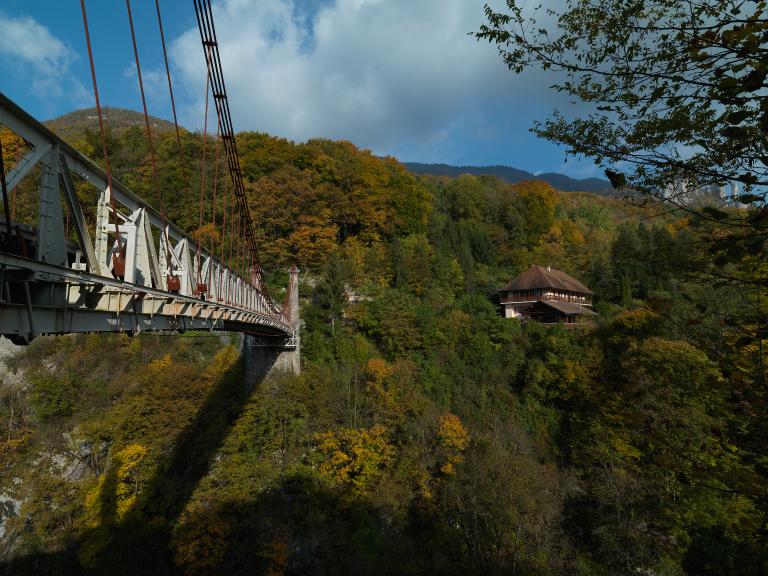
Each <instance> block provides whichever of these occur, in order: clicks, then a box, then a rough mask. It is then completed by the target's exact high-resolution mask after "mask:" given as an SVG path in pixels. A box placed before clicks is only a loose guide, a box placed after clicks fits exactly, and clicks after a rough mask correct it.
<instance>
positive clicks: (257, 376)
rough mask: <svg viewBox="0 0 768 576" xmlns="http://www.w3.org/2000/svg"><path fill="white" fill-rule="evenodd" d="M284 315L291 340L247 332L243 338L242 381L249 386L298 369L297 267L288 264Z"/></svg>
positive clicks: (299, 365)
mask: <svg viewBox="0 0 768 576" xmlns="http://www.w3.org/2000/svg"><path fill="white" fill-rule="evenodd" d="M284 312H285V316H286V318H287V319H288V323H289V325H290V326H291V328H293V330H294V336H293V337H292V338H290V339H285V338H280V337H274V336H254V335H250V334H246V335H244V336H243V340H242V357H243V363H244V365H245V381H246V383H247V385H249V386H252V385H254V384H255V383H257V382H259V381H260V380H262V379H263V378H264V377H266V376H268V375H270V374H274V373H277V372H288V373H291V374H299V373H300V372H301V335H300V333H299V330H300V319H299V270H298V268H296V266H293V267H291V271H290V280H289V282H288V297H287V299H286V303H285V310H284Z"/></svg>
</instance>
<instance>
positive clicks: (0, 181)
mask: <svg viewBox="0 0 768 576" xmlns="http://www.w3.org/2000/svg"><path fill="white" fill-rule="evenodd" d="M0 186H2V191H3V212H4V213H5V236H6V240H7V241H9V240H10V238H11V230H12V228H13V227H12V225H11V206H10V203H9V202H8V185H7V183H6V181H5V159H4V158H3V142H2V141H0ZM0 289H2V286H0Z"/></svg>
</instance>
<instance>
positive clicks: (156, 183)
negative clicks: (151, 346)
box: [125, 0, 175, 288]
mask: <svg viewBox="0 0 768 576" xmlns="http://www.w3.org/2000/svg"><path fill="white" fill-rule="evenodd" d="M125 7H126V9H127V11H128V24H129V26H130V29H131V42H132V43H133V55H134V58H135V60H136V75H137V77H138V80H139V91H140V92H141V106H142V108H143V110H144V125H145V127H146V132H147V145H148V146H149V158H150V162H151V164H152V184H153V188H154V193H155V206H156V207H157V209H158V210H160V215H161V217H162V218H163V219H164V220H165V219H166V210H165V202H164V201H163V198H162V195H161V194H160V174H159V171H158V169H157V152H156V150H155V143H154V138H153V136H152V128H151V126H150V122H149V112H148V110H147V99H146V96H145V93H144V80H143V77H142V74H141V62H140V61H139V50H138V47H137V45H136V33H135V31H134V27H133V14H132V10H131V0H125ZM174 114H175V111H174ZM167 230H168V227H167V226H164V227H163V230H162V231H161V234H162V235H164V236H165V246H166V255H165V257H166V261H167V262H171V254H170V246H171V241H170V238H169V237H168V234H167ZM161 274H162V276H163V277H164V278H166V280H165V285H164V286H157V287H158V288H162V287H165V288H172V287H173V286H172V285H173V284H174V282H175V281H174V280H170V279H169V278H168V276H169V275H170V276H172V275H173V274H169V271H168V270H163V271H161ZM158 280H159V279H158Z"/></svg>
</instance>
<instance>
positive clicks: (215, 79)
mask: <svg viewBox="0 0 768 576" xmlns="http://www.w3.org/2000/svg"><path fill="white" fill-rule="evenodd" d="M195 15H196V16H197V25H198V29H199V31H200V39H201V42H202V45H203V51H204V53H205V56H206V63H207V64H209V65H210V68H209V74H210V78H211V84H212V87H213V98H214V103H215V105H216V113H217V115H218V118H219V122H220V124H221V132H222V141H223V144H224V149H225V151H226V154H227V161H228V165H229V172H230V176H231V179H232V184H233V192H234V196H235V199H236V200H237V204H238V208H239V212H240V215H241V218H242V222H243V234H244V237H245V241H246V247H247V250H248V253H249V260H250V262H251V266H252V268H253V272H254V276H255V283H256V286H255V287H256V288H257V289H258V290H260V291H261V292H262V294H264V295H265V297H266V300H267V302H268V303H269V306H270V308H271V310H272V312H273V313H275V314H278V315H279V314H280V309H279V307H278V306H277V305H276V304H275V303H274V302H273V301H272V299H271V297H270V296H269V292H268V289H267V286H266V284H265V282H264V279H263V273H262V269H261V265H260V263H259V257H258V246H257V242H256V235H255V232H254V230H253V224H252V220H251V216H250V210H249V208H248V201H247V198H246V194H245V186H244V184H243V177H242V172H241V169H240V160H239V156H238V154H237V145H236V141H235V133H234V130H233V128H232V117H231V113H230V109H229V101H228V99H227V90H226V86H225V84H224V76H223V73H222V66H221V56H220V54H219V49H218V41H217V39H216V30H215V26H214V24H213V12H212V9H211V2H210V0H195ZM248 276H250V274H248V275H246V279H247V281H248V282H249V283H252V282H251V278H248Z"/></svg>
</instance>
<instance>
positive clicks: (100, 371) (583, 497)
mask: <svg viewBox="0 0 768 576" xmlns="http://www.w3.org/2000/svg"><path fill="white" fill-rule="evenodd" d="M182 137H183V144H184V146H185V150H186V152H187V153H188V155H189V157H190V158H191V157H199V155H200V154H199V152H200V149H201V144H202V143H201V137H200V136H199V135H196V134H190V133H184V134H183V135H182ZM158 138H159V144H158V151H159V154H160V162H159V167H160V174H161V178H162V182H163V197H162V201H163V204H164V206H165V207H164V210H166V211H167V213H168V215H169V216H170V217H171V219H172V220H174V221H176V222H179V223H181V224H182V225H184V226H186V227H188V228H189V229H195V228H197V227H198V220H197V204H196V202H197V200H196V192H192V190H195V191H196V190H197V186H199V180H200V178H201V171H200V169H199V167H198V166H196V165H195V169H194V170H190V171H189V174H188V175H187V177H186V179H185V177H184V174H183V173H182V170H181V168H180V167H179V164H178V156H177V155H176V149H175V136H174V135H173V134H171V133H159V134H158ZM76 144H77V145H78V146H80V147H81V148H82V149H83V150H84V151H85V152H86V153H88V154H89V155H92V156H94V157H96V158H97V159H98V158H99V156H100V154H99V153H98V150H99V148H98V146H96V140H95V137H94V135H93V134H92V133H87V132H86V133H85V134H84V135H83V136H81V137H78V138H77V139H76ZM110 147H111V152H110V153H111V161H112V163H113V165H114V166H115V172H116V173H117V175H118V178H120V179H121V180H123V181H124V182H125V183H126V184H128V185H129V186H130V187H132V188H133V189H135V190H136V192H138V193H139V194H141V195H142V196H143V197H145V198H148V199H151V198H153V192H152V188H151V185H150V170H149V161H148V158H147V149H146V144H145V142H144V139H143V136H142V133H141V131H140V130H139V128H128V129H126V130H124V131H121V132H113V133H112V134H111V135H110ZM238 147H239V150H240V154H241V163H242V168H243V173H244V176H245V178H246V186H247V191H248V194H249V199H250V208H251V211H252V213H253V217H254V221H255V223H256V226H257V229H258V230H257V232H258V234H259V239H260V244H261V246H262V259H263V262H264V267H265V269H266V270H268V271H272V272H273V273H272V277H271V282H272V284H273V286H274V289H275V292H276V296H277V298H278V300H279V299H280V297H281V293H280V292H279V290H280V289H281V287H282V286H284V285H285V280H286V274H285V272H284V270H285V268H286V267H287V266H289V265H290V264H292V263H294V262H295V263H297V264H298V265H299V267H300V268H301V270H302V271H301V286H300V289H301V304H302V317H303V319H304V320H305V326H304V329H303V333H302V339H303V341H302V346H303V350H302V352H303V358H302V361H303V372H302V374H301V375H300V376H287V375H284V376H281V377H278V378H274V379H272V380H268V381H266V382H263V383H259V384H258V385H257V386H256V387H254V388H251V387H249V386H248V383H244V381H243V376H242V367H241V366H240V364H239V362H238V350H237V340H236V338H235V337H232V338H228V337H224V338H223V339H222V338H219V337H217V336H211V335H208V334H186V335H184V336H152V335H141V336H138V337H135V338H133V339H131V338H128V337H127V336H117V335H115V336H98V335H87V336H74V337H60V338H40V339H38V340H36V341H34V342H33V343H32V344H31V345H30V346H29V347H28V348H26V349H24V350H23V351H22V352H21V353H19V354H17V355H15V356H13V357H12V358H10V359H8V360H7V361H6V363H7V364H8V366H9V369H8V371H6V372H4V373H0V375H2V378H3V384H2V397H0V457H1V458H2V459H1V460H0V501H2V502H4V505H3V507H2V508H1V509H0V510H1V511H2V518H3V520H4V521H3V524H2V533H1V534H0V536H1V539H0V544H1V545H2V547H1V548H0V552H1V553H2V561H3V563H4V564H3V569H5V571H6V572H8V573H10V574H66V573H73V574H74V573H82V572H83V571H84V570H87V571H90V572H91V573H95V574H190V575H191V574H413V575H418V574H424V575H426V574H519V575H551V574H561V575H566V574H567V575H571V574H580V575H584V576H586V575H590V576H597V575H600V576H602V575H605V576H607V575H615V574H633V575H637V574H648V575H650V574H660V575H661V574H664V575H682V574H691V575H713V576H714V575H727V574H732V575H759V574H765V573H766V572H768V550H767V549H766V534H765V530H766V521H767V520H768V516H766V511H767V509H766V505H767V504H768V502H766V495H767V494H766V456H765V454H766V450H765V448H766V433H765V430H766V426H765V424H766V421H765V418H766V406H765V401H766V396H765V388H764V379H763V372H764V359H763V354H762V339H761V338H762V337H763V336H764V335H762V334H760V335H758V338H757V339H756V338H754V337H750V336H749V334H752V333H751V332H750V330H752V327H751V326H745V325H744V324H743V323H741V320H742V319H743V318H744V309H745V307H755V306H758V307H760V306H762V307H764V306H765V305H766V304H768V303H767V302H766V301H765V296H764V294H763V293H761V292H759V288H760V287H759V285H758V286H756V287H755V286H746V287H745V286H744V285H734V284H732V283H731V282H729V278H730V277H732V276H733V275H734V274H735V273H736V272H737V271H740V272H743V271H745V270H747V271H748V270H750V267H751V266H753V262H752V260H751V259H750V258H751V257H750V256H749V254H743V253H738V252H731V253H725V252H726V248H727V247H726V248H724V249H723V250H722V251H721V252H713V251H710V250H709V248H708V247H709V246H710V244H708V243H705V242H703V241H702V239H703V238H708V237H709V236H710V235H711V234H713V233H714V234H717V226H718V225H717V221H716V220H714V219H711V218H709V219H703V218H698V217H696V216H694V215H691V214H687V213H685V212H672V213H669V212H666V211H664V210H660V209H659V208H658V207H639V206H635V205H633V204H630V203H627V202H625V201H623V200H619V199H614V198H605V197H600V196H595V195H591V194H586V193H567V194H566V193H560V192H558V191H556V190H554V189H553V188H551V187H550V186H549V185H548V184H546V183H543V182H538V181H527V182H522V183H519V184H514V185H510V184H507V183H504V182H502V181H500V180H498V179H496V178H494V177H490V176H480V177H475V176H471V175H466V176H461V177H458V178H453V179H450V178H434V177H417V176H414V175H413V174H411V173H409V172H408V171H407V170H406V169H405V168H404V167H403V166H402V165H400V164H399V163H398V162H396V161H395V160H393V159H380V158H377V157H375V156H373V155H372V154H370V153H369V152H366V151H362V150H359V149H357V148H356V147H355V146H353V145H352V144H350V143H348V142H332V141H327V140H312V141H309V142H307V143H305V144H294V143H291V142H288V141H286V140H282V139H278V138H273V137H270V136H267V135H265V134H258V133H244V134H240V135H239V140H238ZM4 149H7V150H8V154H9V159H8V160H9V162H10V161H12V156H10V155H11V154H12V148H10V147H4ZM208 150H209V154H212V152H210V151H212V150H215V145H214V144H213V141H212V140H211V141H209V142H208ZM209 157H210V156H209ZM211 172H212V169H209V170H208V173H207V174H208V175H207V178H209V179H211V178H213V176H212V175H211ZM220 178H221V176H220ZM187 180H188V183H187ZM209 182H210V180H209ZM223 186H224V184H223V180H221V179H220V180H219V181H218V195H217V197H216V204H215V205H216V207H217V208H216V210H217V211H218V216H215V215H213V214H207V215H206V221H208V220H210V219H211V218H210V216H213V217H214V219H215V220H216V221H217V222H219V225H218V226H220V225H221V224H220V223H221V218H222V213H223V209H224V204H223V202H224V200H223V198H222V189H223ZM21 192H23V191H21ZM21 192H20V193H21ZM83 193H84V194H85V193H86V192H85V188H83ZM24 206H27V208H28V209H29V210H32V207H31V202H28V203H27V204H25V203H24V201H23V198H22V197H21V196H20V198H19V210H20V211H23V209H24ZM660 212H666V213H664V214H663V215H658V214H659V213H660ZM198 233H199V234H200V235H201V237H203V238H205V239H206V241H207V242H210V243H212V244H213V245H216V243H217V242H218V241H219V240H218V239H219V238H220V236H219V230H218V229H217V226H216V225H213V226H211V225H208V226H207V227H206V228H205V229H204V230H198ZM713 258H720V260H718V262H719V264H718V266H717V267H716V268H713V267H711V265H710V263H711V261H712V260H713ZM534 263H537V264H543V265H546V264H550V265H552V266H553V267H556V268H558V269H560V270H564V271H566V272H568V273H569V274H571V275H573V276H575V277H576V278H578V279H579V280H581V281H583V282H584V283H585V284H586V285H588V286H589V287H590V288H591V289H592V290H593V291H594V292H595V296H596V310H597V311H598V312H599V313H600V317H599V320H598V321H597V323H596V324H595V325H594V326H593V327H585V328H580V329H577V330H566V329H563V328H546V327H542V326H541V325H538V324H535V323H526V324H521V323H520V322H518V321H517V320H506V319H503V318H501V317H500V315H499V314H498V311H497V306H496V304H495V303H494V298H495V297H496V291H497V290H498V288H499V287H500V286H502V285H503V284H505V283H506V282H508V281H509V280H511V279H512V278H513V277H514V276H515V275H517V274H518V273H520V272H521V271H523V270H525V269H526V268H527V267H529V266H530V265H532V264H534ZM710 273H711V274H710ZM715 273H717V275H718V276H717V277H715V276H714V274H715ZM350 294H354V296H355V297H354V298H351V299H350V298H349V295H350ZM763 309H764V308H763ZM745 333H747V334H748V336H746V337H745Z"/></svg>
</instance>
